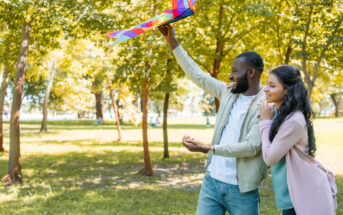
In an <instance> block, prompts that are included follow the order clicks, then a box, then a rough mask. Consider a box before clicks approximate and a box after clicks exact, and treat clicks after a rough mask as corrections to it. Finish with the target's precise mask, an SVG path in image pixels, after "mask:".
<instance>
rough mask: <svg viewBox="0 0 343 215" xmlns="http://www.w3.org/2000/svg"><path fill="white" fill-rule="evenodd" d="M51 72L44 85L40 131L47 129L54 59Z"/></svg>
mask: <svg viewBox="0 0 343 215" xmlns="http://www.w3.org/2000/svg"><path fill="white" fill-rule="evenodd" d="M51 63H52V65H51V72H50V79H49V82H48V85H47V86H46V90H45V96H44V103H43V120H42V125H41V128H40V132H47V131H48V104H49V96H50V91H51V88H52V83H54V79H55V74H56V61H55V60H52V61H51Z"/></svg>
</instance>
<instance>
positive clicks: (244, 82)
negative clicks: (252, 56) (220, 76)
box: [230, 58, 249, 94]
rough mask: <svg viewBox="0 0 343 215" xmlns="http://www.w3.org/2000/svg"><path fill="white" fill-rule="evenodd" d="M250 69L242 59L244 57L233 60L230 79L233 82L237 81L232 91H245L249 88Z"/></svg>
mask: <svg viewBox="0 0 343 215" xmlns="http://www.w3.org/2000/svg"><path fill="white" fill-rule="evenodd" d="M248 70H249V66H248V65H247V64H246V63H245V62H244V61H243V60H242V58H236V59H235V60H234V61H233V64H232V67H231V74H230V80H231V81H232V82H236V85H235V86H234V87H233V88H232V90H231V92H232V93H235V94H236V93H244V92H245V91H247V90H248V88H249V82H248Z"/></svg>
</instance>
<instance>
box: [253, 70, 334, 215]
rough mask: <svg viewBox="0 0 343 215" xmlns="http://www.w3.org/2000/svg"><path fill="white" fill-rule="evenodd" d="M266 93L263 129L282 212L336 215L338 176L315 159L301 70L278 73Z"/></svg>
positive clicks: (274, 72)
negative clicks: (336, 178) (336, 179)
mask: <svg viewBox="0 0 343 215" xmlns="http://www.w3.org/2000/svg"><path fill="white" fill-rule="evenodd" d="M264 91H265V94H266V101H265V103H263V104H262V105H261V106H260V110H259V111H260V117H261V120H262V121H261V122H260V124H259V126H260V135H261V139H262V153H263V159H264V161H265V163H266V164H267V165H268V166H270V167H271V174H272V180H273V187H274V193H275V200H276V205H277V208H278V209H280V210H282V214H284V215H286V214H298V215H331V214H335V210H336V207H337V202H336V192H337V187H336V184H335V181H334V176H333V174H332V173H331V172H330V171H329V170H327V169H325V168H324V167H323V166H322V165H321V164H320V163H319V162H318V161H316V160H315V159H314V152H315V150H316V145H315V138H314V133H313V127H312V123H311V117H312V116H313V112H312V110H311V107H310V104H309V101H308V99H307V91H306V88H305V85H304V83H303V81H302V80H301V75H300V72H299V70H298V69H297V68H295V67H293V66H288V65H283V66H280V67H277V68H275V69H273V70H272V71H271V72H270V75H269V78H268V84H267V86H266V87H265V89H264ZM272 103H273V104H272Z"/></svg>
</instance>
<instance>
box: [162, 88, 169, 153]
mask: <svg viewBox="0 0 343 215" xmlns="http://www.w3.org/2000/svg"><path fill="white" fill-rule="evenodd" d="M169 97H170V93H169V92H168V93H166V95H165V97H164V105H163V149H164V151H163V158H164V159H165V158H169V150H168V122H167V119H168V106H169Z"/></svg>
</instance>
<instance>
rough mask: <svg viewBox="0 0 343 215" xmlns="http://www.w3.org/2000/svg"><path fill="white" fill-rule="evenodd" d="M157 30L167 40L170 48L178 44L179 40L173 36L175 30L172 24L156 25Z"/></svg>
mask: <svg viewBox="0 0 343 215" xmlns="http://www.w3.org/2000/svg"><path fill="white" fill-rule="evenodd" d="M158 30H159V31H160V32H161V33H162V35H163V37H164V39H166V40H167V42H168V43H169V45H170V47H171V48H172V49H175V48H176V47H177V46H178V45H179V42H178V41H177V40H176V37H175V30H174V28H173V27H172V26H170V24H168V25H163V26H162V25H161V26H159V27H158Z"/></svg>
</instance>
